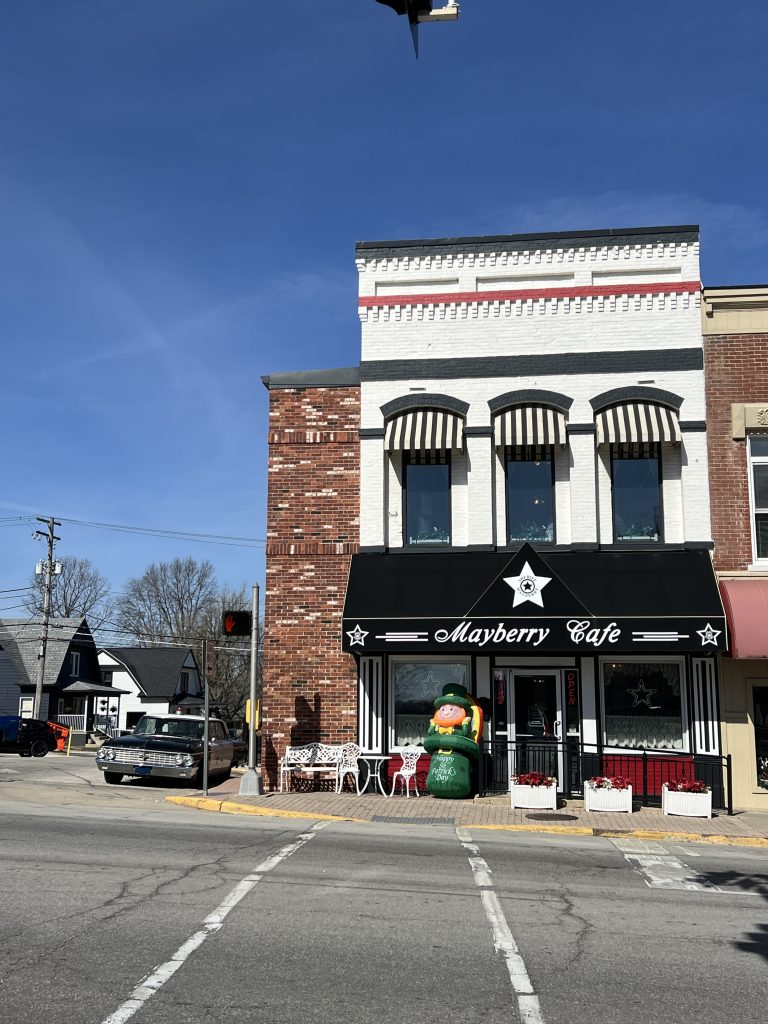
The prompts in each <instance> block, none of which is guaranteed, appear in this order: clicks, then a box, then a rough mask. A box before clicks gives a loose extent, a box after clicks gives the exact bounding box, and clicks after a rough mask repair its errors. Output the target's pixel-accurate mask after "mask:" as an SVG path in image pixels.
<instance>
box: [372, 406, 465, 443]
mask: <svg viewBox="0 0 768 1024" xmlns="http://www.w3.org/2000/svg"><path fill="white" fill-rule="evenodd" d="M384 447H385V448H386V450H387V451H388V452H409V451H410V452H439V451H451V450H453V451H461V450H462V449H463V447H464V421H463V419H462V418H461V416H457V415H456V414H455V413H452V412H445V411H444V410H443V409H412V410H411V411H409V412H404V413H402V414H401V415H400V416H395V417H394V418H393V419H391V420H389V422H388V423H387V429H386V433H385V435H384Z"/></svg>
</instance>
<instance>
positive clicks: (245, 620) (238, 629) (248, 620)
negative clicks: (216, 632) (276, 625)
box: [221, 612, 253, 636]
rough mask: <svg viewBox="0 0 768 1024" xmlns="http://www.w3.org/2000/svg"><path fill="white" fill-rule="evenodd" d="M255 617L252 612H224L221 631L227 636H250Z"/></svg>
mask: <svg viewBox="0 0 768 1024" xmlns="http://www.w3.org/2000/svg"><path fill="white" fill-rule="evenodd" d="M252 628H253V616H252V614H251V613H250V612H224V615H223V616H222V620H221V631H222V633H223V634H224V635H225V636H250V635H251V629H252Z"/></svg>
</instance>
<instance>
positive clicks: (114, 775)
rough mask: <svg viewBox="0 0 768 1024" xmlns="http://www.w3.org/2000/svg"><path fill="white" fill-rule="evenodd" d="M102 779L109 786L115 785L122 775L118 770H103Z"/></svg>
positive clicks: (120, 780)
mask: <svg viewBox="0 0 768 1024" xmlns="http://www.w3.org/2000/svg"><path fill="white" fill-rule="evenodd" d="M104 781H105V782H106V783H107V785H109V786H116V785H117V784H118V783H119V782H122V781H123V776H122V775H121V774H120V772H104Z"/></svg>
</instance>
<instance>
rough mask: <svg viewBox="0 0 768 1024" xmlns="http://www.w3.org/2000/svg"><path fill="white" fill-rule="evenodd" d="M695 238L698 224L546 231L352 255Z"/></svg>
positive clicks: (375, 245) (371, 248)
mask: <svg viewBox="0 0 768 1024" xmlns="http://www.w3.org/2000/svg"><path fill="white" fill-rule="evenodd" d="M698 238H699V225H698V224H673V225H663V226H660V227H646V228H603V229H600V230H597V231H547V232H544V233H542V232H534V233H532V234H523V235H470V236H467V237H460V238H404V239H395V240H391V241H378V242H356V243H355V252H358V253H365V254H366V255H368V254H371V255H373V254H378V255H385V254H389V253H395V252H399V251H400V250H401V249H419V250H423V252H424V254H427V253H432V252H440V251H446V252H498V251H499V248H500V247H502V248H505V249H512V250H515V249H518V250H525V249H531V248H534V246H531V245H529V244H528V243H531V242H535V243H536V245H535V248H537V249H561V248H564V246H563V242H566V243H568V245H569V246H575V245H576V244H577V243H578V242H579V241H583V242H584V243H586V244H588V245H590V246H593V245H596V244H598V243H600V242H604V243H608V244H612V245H619V244H622V243H623V242H626V243H627V244H633V245H637V244H639V243H641V242H645V243H649V242H654V241H662V240H664V241H667V242H695V241H698Z"/></svg>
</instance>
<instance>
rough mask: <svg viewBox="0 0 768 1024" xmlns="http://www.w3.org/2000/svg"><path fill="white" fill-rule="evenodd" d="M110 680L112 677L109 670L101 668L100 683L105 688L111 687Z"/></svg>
mask: <svg viewBox="0 0 768 1024" xmlns="http://www.w3.org/2000/svg"><path fill="white" fill-rule="evenodd" d="M112 678H113V676H112V670H111V669H108V668H103V669H102V670H101V681H102V683H104V685H105V686H111V685H112Z"/></svg>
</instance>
